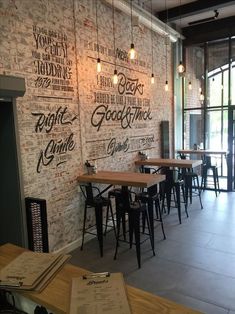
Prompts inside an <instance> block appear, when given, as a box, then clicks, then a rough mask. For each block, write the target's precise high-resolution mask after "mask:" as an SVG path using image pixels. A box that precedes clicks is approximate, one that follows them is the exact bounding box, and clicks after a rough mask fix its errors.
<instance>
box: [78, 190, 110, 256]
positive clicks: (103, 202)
mask: <svg viewBox="0 0 235 314" xmlns="http://www.w3.org/2000/svg"><path fill="white" fill-rule="evenodd" d="M80 189H81V191H82V194H83V196H84V199H85V208H84V218H83V228H82V244H81V250H83V245H84V236H85V233H89V234H91V235H96V236H97V238H98V241H99V247H100V255H101V257H102V256H103V225H105V234H106V232H107V224H108V221H109V215H111V220H112V224H113V229H114V233H115V236H116V227H115V222H114V215H113V209H112V203H111V201H110V199H108V198H106V197H103V196H101V192H100V190H99V189H98V188H97V187H94V186H92V185H91V184H80ZM94 193H96V196H94ZM103 207H106V223H105V224H103ZM88 208H94V209H95V221H96V223H95V224H93V225H89V226H87V227H86V220H87V209H88ZM109 212H110V214H109ZM95 226H96V233H94V232H93V231H92V230H93V229H94V227H95ZM89 230H90V231H89Z"/></svg>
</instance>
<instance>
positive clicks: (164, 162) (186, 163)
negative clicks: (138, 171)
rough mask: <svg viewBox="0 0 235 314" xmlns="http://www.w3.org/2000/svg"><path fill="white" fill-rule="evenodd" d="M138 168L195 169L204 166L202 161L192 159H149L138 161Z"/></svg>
mask: <svg viewBox="0 0 235 314" xmlns="http://www.w3.org/2000/svg"><path fill="white" fill-rule="evenodd" d="M135 164H136V165H137V166H160V167H178V168H194V167H197V166H199V165H201V164H202V161H201V160H190V159H168V158H167V159H163V158H149V159H146V160H137V161H136V162H135Z"/></svg>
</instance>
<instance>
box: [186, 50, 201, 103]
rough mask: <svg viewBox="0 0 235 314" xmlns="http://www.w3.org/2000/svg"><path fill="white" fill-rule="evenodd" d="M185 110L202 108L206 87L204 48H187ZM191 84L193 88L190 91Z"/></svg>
mask: <svg viewBox="0 0 235 314" xmlns="http://www.w3.org/2000/svg"><path fill="white" fill-rule="evenodd" d="M186 69H187V71H186V74H185V108H197V107H201V106H202V102H201V101H200V92H201V88H203V86H204V80H203V78H204V74H203V73H204V49H203V47H199V46H198V47H197V46H194V47H187V48H186ZM189 83H191V88H190V89H189Z"/></svg>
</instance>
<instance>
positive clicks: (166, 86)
mask: <svg viewBox="0 0 235 314" xmlns="http://www.w3.org/2000/svg"><path fill="white" fill-rule="evenodd" d="M168 90H169V86H168V81H166V83H165V91H166V92H168Z"/></svg>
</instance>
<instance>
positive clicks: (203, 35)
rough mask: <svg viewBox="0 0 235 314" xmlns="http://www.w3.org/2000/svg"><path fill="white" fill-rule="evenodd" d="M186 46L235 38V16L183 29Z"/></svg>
mask: <svg viewBox="0 0 235 314" xmlns="http://www.w3.org/2000/svg"><path fill="white" fill-rule="evenodd" d="M182 33H183V35H184V36H185V38H186V39H185V40H184V46H190V45H195V44H200V43H205V42H208V41H212V40H217V39H222V38H227V37H231V36H235V16H231V17H228V18H224V19H220V20H216V21H213V22H208V23H202V24H198V25H194V26H189V27H185V28H183V29H182Z"/></svg>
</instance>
